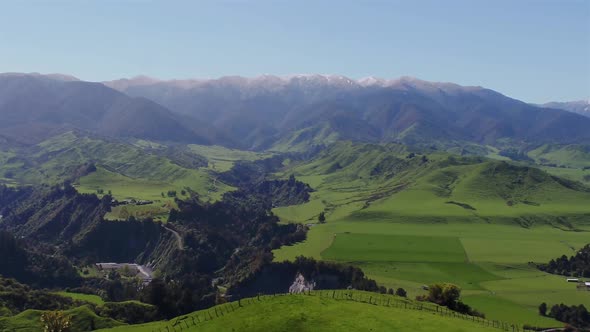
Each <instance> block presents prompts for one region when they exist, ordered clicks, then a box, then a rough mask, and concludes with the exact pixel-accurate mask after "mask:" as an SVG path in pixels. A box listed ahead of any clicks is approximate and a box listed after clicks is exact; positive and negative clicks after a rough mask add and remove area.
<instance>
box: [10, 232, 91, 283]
mask: <svg viewBox="0 0 590 332" xmlns="http://www.w3.org/2000/svg"><path fill="white" fill-rule="evenodd" d="M43 248H44V247H41V246H39V247H38V248H37V249H38V251H34V250H31V249H30V246H27V245H26V244H25V242H24V241H20V240H17V239H15V238H14V237H13V236H12V235H11V234H10V233H8V232H5V231H0V257H2V259H0V275H3V276H5V277H9V278H15V279H17V280H19V281H21V282H25V283H27V284H30V285H34V286H38V287H53V286H70V285H78V284H79V283H80V281H81V278H80V276H79V275H78V272H77V271H76V269H75V268H74V267H73V266H72V263H71V262H70V261H69V260H68V259H67V258H65V257H64V256H61V255H49V254H46V253H44V252H43V251H45V252H51V251H49V250H43Z"/></svg>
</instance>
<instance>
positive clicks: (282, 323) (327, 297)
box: [101, 291, 498, 332]
mask: <svg viewBox="0 0 590 332" xmlns="http://www.w3.org/2000/svg"><path fill="white" fill-rule="evenodd" d="M333 294H334V298H333V297H332V296H333ZM346 294H351V295H352V297H353V298H354V300H345V299H344V298H345V296H346ZM369 301H371V303H373V304H369ZM241 302H242V303H243V304H242V305H243V307H238V304H237V303H236V302H233V303H232V304H225V305H220V306H217V307H214V308H211V309H208V310H203V311H198V312H194V313H192V314H189V315H186V316H181V317H177V318H175V319H172V320H170V321H169V322H156V323H150V324H144V325H138V326H121V327H119V328H112V329H105V330H101V331H137V332H144V331H145V332H151V331H166V330H167V329H166V327H168V329H169V330H173V327H175V328H176V329H177V330H180V327H181V326H182V330H183V331H443V332H451V331H453V332H455V331H456V332H459V331H465V332H467V331H470V332H471V331H498V329H497V328H493V327H490V326H488V325H490V323H489V322H484V321H482V320H481V319H478V320H477V321H476V320H475V319H473V318H472V317H463V316H462V317H461V318H459V316H456V317H453V316H452V314H451V315H448V314H442V313H441V312H442V310H443V309H441V308H439V310H440V312H438V311H437V309H436V306H434V305H428V304H426V307H423V310H418V307H419V304H418V303H415V302H414V301H410V300H405V299H402V298H399V297H395V296H386V295H378V294H374V293H363V292H346V291H336V292H332V291H324V292H323V295H321V296H320V293H318V292H313V293H312V295H311V296H310V295H282V296H276V297H273V296H264V297H260V299H257V298H252V299H245V300H242V301H241ZM217 316H219V317H217ZM197 317H198V318H197ZM211 318H212V319H211Z"/></svg>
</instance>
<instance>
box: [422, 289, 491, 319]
mask: <svg viewBox="0 0 590 332" xmlns="http://www.w3.org/2000/svg"><path fill="white" fill-rule="evenodd" d="M416 300H418V301H429V302H432V303H436V304H438V305H441V306H445V307H447V308H449V309H451V310H454V311H457V312H460V313H462V314H467V315H471V316H478V317H485V315H484V314H483V313H481V312H478V311H477V310H475V309H473V308H471V307H470V306H469V305H467V304H465V303H463V302H462V301H461V288H459V286H457V285H453V284H449V283H442V284H433V285H430V286H429V287H428V294H427V295H421V296H418V297H416Z"/></svg>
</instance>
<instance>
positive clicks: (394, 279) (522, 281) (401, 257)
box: [274, 220, 590, 326]
mask: <svg viewBox="0 0 590 332" xmlns="http://www.w3.org/2000/svg"><path fill="white" fill-rule="evenodd" d="M588 234H589V233H587V232H586V231H580V232H571V231H562V230H559V229H556V228H552V227H549V226H539V227H533V228H530V229H525V228H522V227H519V226H511V225H494V224H483V223H454V224H433V223H425V224H414V223H412V224H408V223H396V222H357V221H350V220H340V221H333V222H329V223H327V224H322V225H315V226H313V227H312V228H311V230H310V232H309V234H308V240H307V241H305V242H303V243H300V244H297V245H294V246H290V247H283V248H281V249H279V250H276V251H275V252H274V254H275V260H277V261H281V260H288V259H293V258H295V257H296V256H299V255H305V256H312V257H316V258H320V259H324V260H332V261H340V262H347V263H351V264H353V265H356V266H359V267H361V268H362V269H363V271H365V273H367V275H368V276H369V277H370V278H373V279H375V280H376V281H377V282H378V283H379V284H381V285H384V286H386V287H388V288H397V287H403V288H405V289H406V290H407V291H408V295H409V296H410V297H415V296H416V295H419V294H423V293H425V291H424V290H423V289H422V286H423V285H428V284H430V283H435V282H450V283H455V284H457V285H459V286H461V288H462V289H463V292H462V294H463V300H464V301H465V302H466V303H467V304H469V305H471V306H473V307H474V308H476V309H477V310H479V311H481V312H484V313H485V314H486V315H487V317H488V318H491V319H500V320H507V321H515V322H519V323H521V324H532V325H540V326H552V325H556V324H559V323H557V322H556V321H554V320H553V319H550V318H547V317H542V316H540V315H539V314H538V310H537V308H538V306H539V304H540V303H542V302H546V303H548V304H558V303H562V302H563V303H567V304H584V305H586V306H590V292H588V291H580V290H577V289H576V285H575V284H572V283H567V282H566V280H565V277H561V276H556V275H551V274H547V273H544V272H542V271H539V270H538V269H536V267H535V266H534V265H533V264H529V262H546V261H548V260H550V259H551V258H554V257H557V256H559V255H561V254H568V255H571V254H573V253H574V250H575V249H576V248H580V247H582V246H583V245H585V244H586V243H587V242H588V239H589V237H588Z"/></svg>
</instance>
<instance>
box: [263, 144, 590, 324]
mask: <svg viewBox="0 0 590 332" xmlns="http://www.w3.org/2000/svg"><path fill="white" fill-rule="evenodd" d="M333 149H334V151H329V152H327V153H326V155H325V156H322V155H320V156H319V157H318V158H316V159H314V160H312V161H311V162H307V163H302V164H299V165H293V166H292V167H291V168H290V169H289V171H288V172H284V173H280V174H277V175H278V176H287V175H288V174H289V172H290V173H291V174H295V175H296V177H297V178H298V179H299V180H301V181H308V183H309V184H310V185H311V186H312V187H313V188H314V189H315V191H314V192H313V193H312V195H311V201H310V202H308V203H305V204H301V205H297V206H289V207H281V208H277V209H274V211H275V213H276V214H277V215H278V216H279V217H280V218H281V219H282V220H283V221H288V222H300V223H310V222H315V219H316V218H317V214H319V212H321V211H326V217H327V223H326V224H315V225H313V226H312V227H310V231H309V232H308V237H307V240H306V241H304V242H302V243H299V244H296V245H293V246H285V247H282V248H280V249H278V250H275V251H274V252H273V253H274V254H275V260H277V261H281V260H289V259H293V258H294V257H296V256H298V255H304V256H311V257H315V258H317V259H324V260H330V261H339V262H344V263H350V264H353V265H356V266H359V267H361V268H362V269H363V270H364V271H365V273H366V274H367V275H368V276H369V277H371V278H374V279H375V280H377V281H378V282H379V283H380V284H382V285H384V286H386V287H391V288H397V287H404V288H405V289H406V290H407V291H408V294H409V295H410V296H412V297H413V296H416V295H420V294H424V293H425V291H424V290H423V287H422V286H423V285H427V284H430V283H434V282H452V283H455V284H458V285H459V286H460V287H461V288H462V289H463V295H464V299H465V301H466V302H467V303H468V304H471V305H473V306H474V307H475V308H476V309H478V310H481V311H483V312H485V313H486V315H487V316H488V317H489V318H492V319H504V320H515V321H518V322H520V323H523V324H525V323H529V324H537V325H542V326H555V325H559V323H557V322H555V321H554V320H552V319H549V318H545V317H541V316H539V315H538V314H537V307H538V305H539V304H540V303H542V302H547V303H548V304H549V305H552V304H557V303H562V302H563V303H568V304H581V303H582V304H585V305H586V306H590V292H582V291H578V290H577V289H576V287H575V285H573V284H571V283H570V284H568V283H567V282H565V278H564V277H560V276H554V275H549V274H546V273H543V272H541V271H539V270H538V269H536V267H535V266H534V264H529V263H531V262H533V263H544V262H547V261H549V260H550V259H552V258H556V257H559V256H561V255H563V254H565V255H572V254H573V253H575V250H577V249H579V248H581V247H582V246H583V245H585V244H587V243H589V242H590V233H589V231H590V191H588V190H585V189H583V188H581V187H580V188H578V187H571V186H570V185H568V184H565V185H564V183H562V182H560V181H558V180H556V179H555V178H553V177H552V176H551V175H549V174H547V173H545V172H543V171H540V170H537V169H535V168H526V167H516V166H512V165H510V164H507V163H504V162H500V161H489V160H485V159H484V160H481V161H478V160H476V159H472V160H469V159H461V158H455V159H449V158H448V156H445V155H442V154H433V155H429V156H428V159H429V162H426V163H418V162H417V161H416V160H415V159H412V160H411V161H408V159H407V158H406V157H405V156H406V152H405V151H401V152H400V151H399V150H395V149H390V150H388V149H386V148H384V147H376V148H367V147H366V146H364V147H359V146H355V145H346V144H341V145H340V146H339V147H336V148H333ZM388 158H389V159H391V160H392V162H393V163H394V165H393V166H391V167H390V169H392V170H393V171H392V174H389V175H388V173H383V174H380V173H375V171H372V172H371V170H372V169H373V170H375V169H376V166H379V165H383V160H387V159H388ZM396 158H397V159H396ZM335 163H338V165H337V166H339V167H334V164H335ZM396 163H397V164H399V165H404V164H405V165H406V166H407V165H410V166H408V167H407V168H404V167H402V166H399V167H398V166H396V165H395V164H396ZM411 163H413V164H411ZM379 167H381V169H383V168H384V167H383V166H379ZM385 169H387V167H385ZM580 171H581V170H580ZM392 175H393V176H392Z"/></svg>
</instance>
